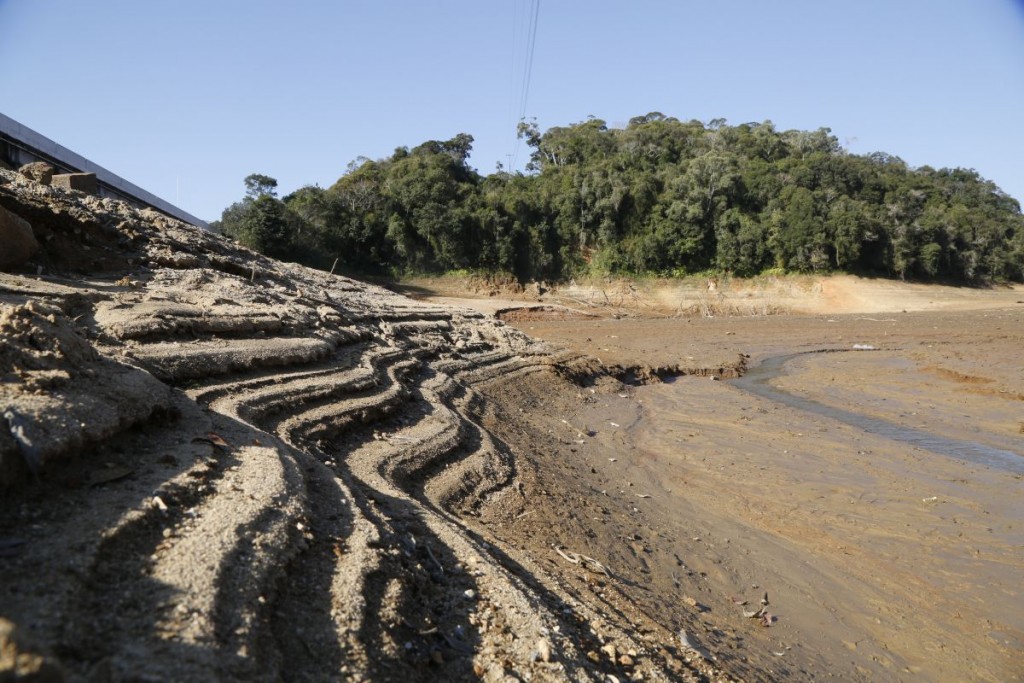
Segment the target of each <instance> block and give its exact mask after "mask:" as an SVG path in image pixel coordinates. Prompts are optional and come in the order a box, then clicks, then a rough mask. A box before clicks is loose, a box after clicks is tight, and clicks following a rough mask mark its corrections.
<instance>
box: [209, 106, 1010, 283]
mask: <svg viewBox="0 0 1024 683" xmlns="http://www.w3.org/2000/svg"><path fill="white" fill-rule="evenodd" d="M519 133H520V136H521V138H523V139H524V140H525V142H526V144H527V145H529V147H530V149H531V152H532V154H531V160H530V163H529V165H528V167H527V172H526V173H525V174H522V173H509V172H507V171H506V170H503V169H501V168H500V167H499V168H498V170H497V171H496V172H495V173H493V174H491V175H488V176H482V175H480V174H479V173H477V172H476V171H475V170H473V169H472V168H471V167H470V166H469V165H468V159H469V154H470V151H471V149H472V142H473V138H472V137H471V136H469V135H466V134H460V135H457V136H455V137H454V138H452V139H451V140H447V141H444V142H439V141H430V142H426V143H424V144H422V145H420V146H418V147H415V148H413V149H408V148H405V147H400V148H398V149H396V150H395V153H394V154H393V155H392V156H391V157H389V158H386V159H380V160H376V161H374V160H369V159H359V160H357V161H355V162H353V163H352V164H350V165H349V168H348V171H347V172H346V173H345V174H344V175H343V176H342V177H341V178H340V179H339V180H338V181H337V182H336V183H335V184H334V185H333V186H331V187H330V188H327V189H323V188H319V187H304V188H302V189H300V190H298V191H297V192H295V193H293V194H290V195H288V196H286V197H284V198H283V199H277V197H276V193H275V187H276V181H274V180H273V178H269V177H267V176H261V175H252V176H249V178H247V179H246V189H247V196H246V197H245V198H244V199H243V200H242V201H240V202H238V203H236V204H233V205H232V206H230V207H228V208H227V209H226V210H225V211H224V214H223V216H222V218H221V221H219V223H218V224H217V225H218V226H219V228H220V229H221V230H223V232H225V233H226V234H229V235H231V236H234V237H235V238H237V239H239V240H240V241H242V242H243V243H246V244H248V245H249V246H252V247H254V248H256V249H259V250H261V251H263V252H265V253H267V254H270V255H272V256H277V257H280V258H285V259H291V260H297V261H300V262H303V263H306V264H308V265H313V266H317V267H330V266H331V265H332V264H333V263H334V261H335V259H338V263H339V268H340V269H344V270H345V271H347V272H355V273H365V274H370V273H391V274H399V273H402V272H406V273H408V272H436V271H447V270H453V269H466V268H469V269H482V270H490V271H502V272H507V273H512V274H514V275H515V276H517V277H518V278H520V279H521V280H524V281H525V280H528V279H546V280H558V279H564V278H567V277H570V276H573V275H577V274H582V273H591V274H598V273H600V274H604V273H621V274H660V275H671V276H681V275H685V274H689V273H695V272H702V271H709V270H714V271H720V272H729V273H732V274H735V275H740V276H751V275H756V274H758V273H762V272H765V271H767V270H772V269H775V270H776V272H778V271H790V272H828V271H834V270H840V271H845V272H851V273H859V274H868V275H882V276H895V277H899V278H915V279H926V280H935V279H941V280H950V281H961V282H981V281H1001V280H1012V281H1021V280H1022V279H1024V217H1022V215H1021V210H1020V204H1019V203H1018V202H1017V201H1016V200H1015V199H1014V198H1012V197H1010V196H1009V195H1007V194H1006V193H1004V192H1002V191H1001V190H1000V189H999V188H998V187H997V186H996V185H995V184H993V183H992V182H990V181H987V180H985V179H983V178H981V177H980V176H979V175H978V174H977V173H976V172H974V171H973V170H965V169H959V168H958V169H945V168H943V169H939V170H935V169H933V168H930V167H927V166H925V167H922V168H918V169H912V168H909V167H908V166H907V164H906V163H904V162H903V161H902V160H900V159H899V158H898V157H894V156H890V155H888V154H884V153H875V154H869V155H855V154H849V153H847V152H846V151H845V150H844V149H843V148H842V147H841V146H840V145H839V143H838V141H837V139H836V138H835V137H834V136H833V135H831V131H830V130H829V129H827V128H821V129H818V130H816V131H810V132H809V131H796V130H790V131H781V132H780V131H778V130H776V129H775V126H774V125H773V124H772V123H771V122H764V123H745V124H740V125H736V126H729V125H726V124H725V122H724V121H722V120H715V121H711V122H709V123H707V124H704V123H701V122H699V121H689V122H683V121H679V120H677V119H674V118H671V117H667V116H664V115H662V114H658V113H652V114H648V115H646V116H639V117H636V118H634V119H632V120H631V121H630V122H629V125H628V126H626V127H625V128H623V129H610V128H608V127H607V126H606V125H605V122H604V121H601V120H600V119H593V118H592V119H589V120H587V121H583V122H581V123H577V124H573V125H570V126H567V127H555V128H551V129H550V130H548V131H546V132H545V133H543V134H541V133H540V131H539V130H538V129H537V127H536V125H535V124H533V125H531V124H521V125H520V129H519Z"/></svg>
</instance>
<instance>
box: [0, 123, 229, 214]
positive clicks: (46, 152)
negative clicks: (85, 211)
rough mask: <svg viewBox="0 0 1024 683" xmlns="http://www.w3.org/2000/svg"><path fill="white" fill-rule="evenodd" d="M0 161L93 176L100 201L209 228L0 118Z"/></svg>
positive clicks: (94, 165)
mask: <svg viewBox="0 0 1024 683" xmlns="http://www.w3.org/2000/svg"><path fill="white" fill-rule="evenodd" d="M0 160H2V161H4V162H6V163H8V164H10V165H11V166H13V167H14V168H18V167H19V166H23V165H24V164H28V163H31V162H33V161H44V162H46V163H48V164H50V165H51V166H53V167H54V168H55V169H57V173H94V174H95V175H96V182H97V185H98V186H99V192H98V194H99V195H100V196H101V197H112V198H114V199H123V200H125V201H127V202H130V203H131V204H134V205H136V206H141V207H146V206H148V207H150V208H153V209H156V210H157V211H159V212H161V213H164V214H167V215H168V216H171V217H172V218H177V219H178V220H180V221H185V222H186V223H191V224H192V225H198V226H199V227H201V228H208V227H209V226H208V225H207V224H206V221H203V220H200V219H199V218H196V217H195V216H193V215H192V214H190V213H188V212H186V211H182V210H181V209H179V208H178V207H176V206H174V205H173V204H171V203H170V202H166V201H164V200H163V199H160V198H159V197H157V196H156V195H154V194H152V193H149V192H147V191H145V190H143V189H142V188H141V187H139V186H138V185H134V184H132V183H130V182H128V181H127V180H125V179H124V178H121V177H120V176H117V175H114V174H113V173H111V172H110V171H108V170H107V169H105V168H103V167H102V166H100V165H99V164H95V163H93V162H91V161H89V160H88V159H86V158H85V157H83V156H81V155H79V154H75V153H74V152H72V151H71V150H70V149H68V148H66V147H63V146H61V145H58V144H57V143H56V142H54V141H53V140H51V139H50V138H48V137H46V136H44V135H40V134H39V133H37V132H35V131H34V130H32V129H31V128H29V127H28V126H23V125H22V124H20V123H18V122H17V121H15V120H14V119H12V118H10V117H8V116H4V115H3V114H0Z"/></svg>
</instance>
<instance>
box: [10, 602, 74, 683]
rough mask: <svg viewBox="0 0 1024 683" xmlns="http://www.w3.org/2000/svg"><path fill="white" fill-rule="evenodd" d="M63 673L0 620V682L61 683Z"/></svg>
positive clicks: (19, 634) (12, 625)
mask: <svg viewBox="0 0 1024 683" xmlns="http://www.w3.org/2000/svg"><path fill="white" fill-rule="evenodd" d="M64 680H66V678H65V676H64V671H63V670H62V669H61V668H60V666H59V665H57V664H55V663H54V662H53V661H51V660H50V658H49V657H46V656H44V655H42V654H40V653H39V650H38V648H36V647H34V646H33V645H32V644H31V643H29V642H27V640H26V639H25V638H24V636H23V635H22V634H21V633H20V632H19V631H18V629H17V628H16V627H15V626H14V624H12V623H11V622H9V621H7V620H6V619H3V618H0V681H12V682H13V681H32V682H33V683H61V682H62V681H64Z"/></svg>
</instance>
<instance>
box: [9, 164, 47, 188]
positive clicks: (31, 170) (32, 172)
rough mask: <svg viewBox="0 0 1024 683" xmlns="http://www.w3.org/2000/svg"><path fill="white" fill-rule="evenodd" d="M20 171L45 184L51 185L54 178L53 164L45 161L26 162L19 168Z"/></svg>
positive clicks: (29, 177)
mask: <svg viewBox="0 0 1024 683" xmlns="http://www.w3.org/2000/svg"><path fill="white" fill-rule="evenodd" d="M18 173H20V174H21V175H23V176H25V177H26V178H28V179H30V180H34V181H36V182H37V183H42V184H43V185H49V184H50V181H52V180H53V166H50V165H49V164H48V163H46V162H45V161H33V162H32V163H31V164H25V165H24V166H22V167H21V168H19V169H18Z"/></svg>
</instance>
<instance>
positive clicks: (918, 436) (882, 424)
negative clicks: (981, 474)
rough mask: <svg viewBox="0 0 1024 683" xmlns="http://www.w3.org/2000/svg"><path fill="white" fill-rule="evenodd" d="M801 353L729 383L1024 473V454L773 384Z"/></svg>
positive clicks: (890, 435) (886, 434)
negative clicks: (827, 402) (825, 401)
mask: <svg viewBox="0 0 1024 683" xmlns="http://www.w3.org/2000/svg"><path fill="white" fill-rule="evenodd" d="M804 355H806V353H795V354H787V355H783V356H774V357H771V358H767V359H765V360H764V361H762V362H761V363H759V364H758V365H757V366H755V367H753V368H750V370H748V372H747V373H746V374H745V375H744V376H743V377H741V378H738V379H734V380H730V382H731V383H732V384H734V385H735V386H737V387H739V388H740V389H743V390H744V391H747V392H750V393H752V394H755V395H757V396H759V397H761V398H766V399H769V400H771V401H775V402H778V403H782V404H784V405H786V406H789V407H791V408H796V409H799V410H804V411H807V412H810V413H814V414H815V415H820V416H822V417H828V418H831V419H834V420H838V421H840V422H843V423H845V424H848V425H850V426H852V427H856V428H858V429H862V430H864V431H866V432H869V433H872V434H877V435H879V436H883V437H886V438H889V439H893V440H896V441H903V442H905V443H908V444H911V445H913V446H918V447H920V448H924V449H927V450H929V451H931V452H933V453H938V454H939V455H943V456H946V457H950V458H957V459H960V460H967V461H970V462H974V463H978V464H981V465H985V466H987V467H993V468H996V469H1000V470H1004V471H1007V472H1013V473H1016V474H1024V453H1021V452H1014V451H1009V450H1003V449H1000V448H994V447H992V446H987V445H985V444H980V443H976V442H973V441H964V440H960V439H950V438H947V437H944V436H939V435H937V434H932V433H929V432H925V431H922V430H920V429H914V428H912V427H904V426H902V425H898V424H895V423H893V422H889V421H887V420H883V419H880V418H877V417H871V416H868V415H863V414H861V413H856V412H852V411H849V410H843V409H841V408H836V407H834V406H830V405H825V404H823V403H819V402H817V401H814V400H811V399H808V398H804V397H802V396H797V395H795V394H792V393H790V392H787V391H784V390H782V389H780V388H778V387H776V386H775V385H773V384H772V380H774V379H775V378H777V377H780V376H783V375H785V374H786V367H785V366H786V363H788V362H789V361H791V360H793V359H794V358H798V357H801V356H804Z"/></svg>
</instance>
